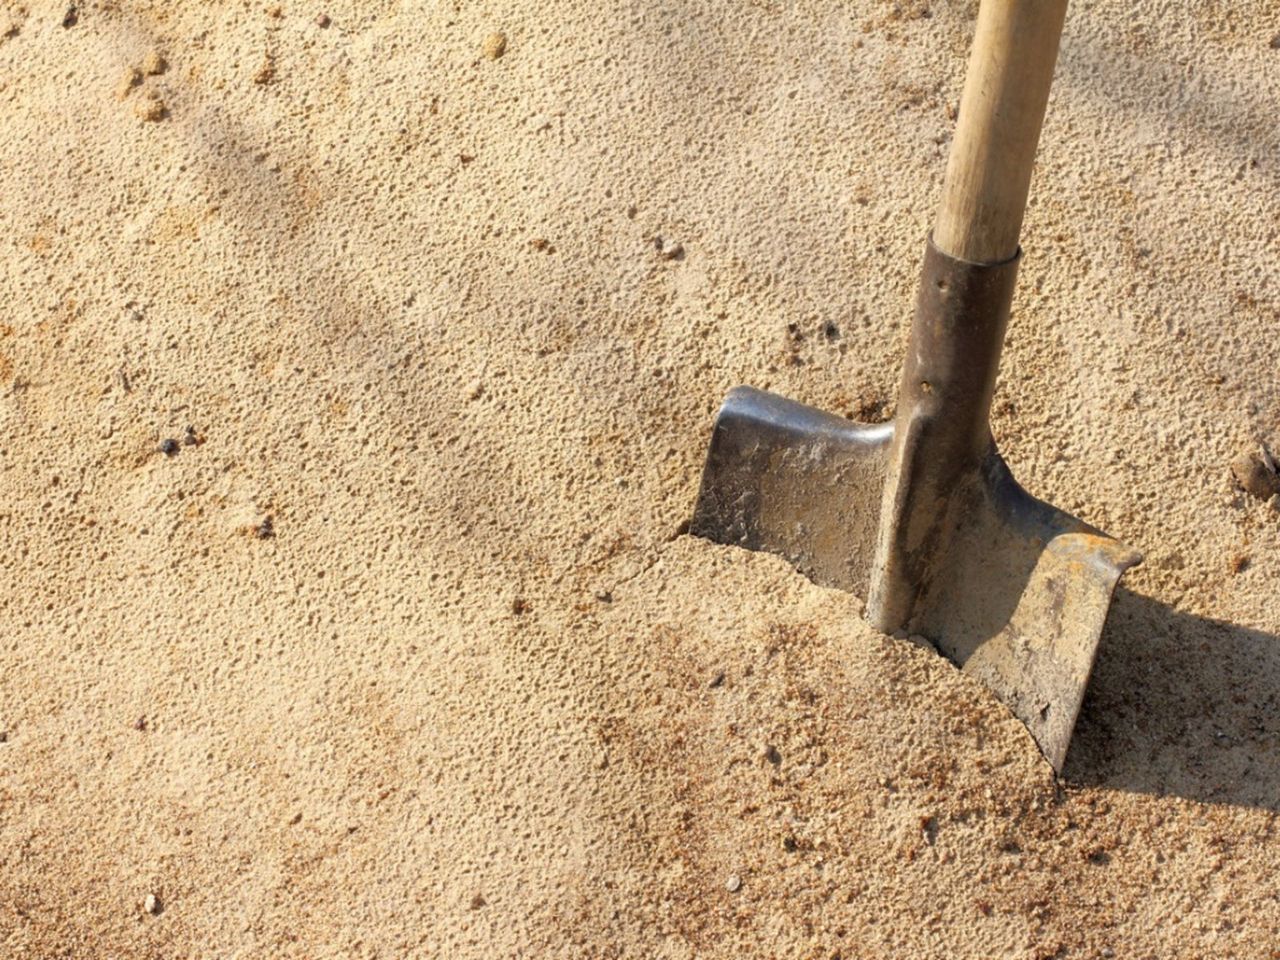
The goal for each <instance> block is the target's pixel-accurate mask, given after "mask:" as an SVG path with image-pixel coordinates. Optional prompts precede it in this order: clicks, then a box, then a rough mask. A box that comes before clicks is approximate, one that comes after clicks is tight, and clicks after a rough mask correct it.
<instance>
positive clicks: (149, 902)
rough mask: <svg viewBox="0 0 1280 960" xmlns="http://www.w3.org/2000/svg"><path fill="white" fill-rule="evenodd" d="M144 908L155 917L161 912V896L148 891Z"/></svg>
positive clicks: (143, 903) (143, 902)
mask: <svg viewBox="0 0 1280 960" xmlns="http://www.w3.org/2000/svg"><path fill="white" fill-rule="evenodd" d="M142 909H144V910H146V911H147V913H149V914H151V915H152V916H153V917H154V916H155V915H156V914H158V913H159V912H160V898H159V897H157V896H156V895H155V894H154V893H148V894H147V898H146V899H145V900H143V901H142Z"/></svg>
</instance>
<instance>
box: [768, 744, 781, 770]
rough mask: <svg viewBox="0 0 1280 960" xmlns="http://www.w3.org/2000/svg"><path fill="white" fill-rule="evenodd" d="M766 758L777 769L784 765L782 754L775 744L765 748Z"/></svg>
mask: <svg viewBox="0 0 1280 960" xmlns="http://www.w3.org/2000/svg"><path fill="white" fill-rule="evenodd" d="M764 758H765V759H766V760H768V761H769V762H770V763H771V764H773V765H774V766H775V767H776V766H780V765H781V763H782V754H780V753H779V752H778V748H777V747H775V746H774V745H773V744H769V746H767V747H766V748H765V751H764Z"/></svg>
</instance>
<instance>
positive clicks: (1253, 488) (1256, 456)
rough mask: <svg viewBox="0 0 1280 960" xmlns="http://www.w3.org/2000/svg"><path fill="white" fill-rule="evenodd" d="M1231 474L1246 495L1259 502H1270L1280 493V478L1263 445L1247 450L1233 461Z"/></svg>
mask: <svg viewBox="0 0 1280 960" xmlns="http://www.w3.org/2000/svg"><path fill="white" fill-rule="evenodd" d="M1231 473H1232V474H1233V475H1234V476H1235V478H1236V482H1237V483H1239V484H1240V486H1241V488H1243V490H1244V491H1245V493H1247V494H1249V495H1250V496H1251V497H1257V498H1258V499H1259V500H1270V499H1271V498H1272V497H1273V496H1275V495H1276V494H1277V493H1280V476H1277V474H1276V466H1275V463H1274V462H1273V461H1272V459H1271V456H1270V455H1269V454H1268V453H1267V451H1266V448H1264V447H1262V446H1261V445H1259V446H1256V447H1254V448H1252V449H1249V450H1245V451H1243V452H1241V453H1240V454H1239V455H1237V456H1236V458H1235V459H1234V460H1232V461H1231Z"/></svg>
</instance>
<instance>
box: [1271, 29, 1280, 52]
mask: <svg viewBox="0 0 1280 960" xmlns="http://www.w3.org/2000/svg"><path fill="white" fill-rule="evenodd" d="M1271 49H1272V50H1280V33H1277V34H1276V35H1275V36H1274V37H1272V38H1271Z"/></svg>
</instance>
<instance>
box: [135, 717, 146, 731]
mask: <svg viewBox="0 0 1280 960" xmlns="http://www.w3.org/2000/svg"><path fill="white" fill-rule="evenodd" d="M133 729H135V730H145V729H147V718H146V717H139V718H138V719H137V720H135V721H133Z"/></svg>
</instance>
